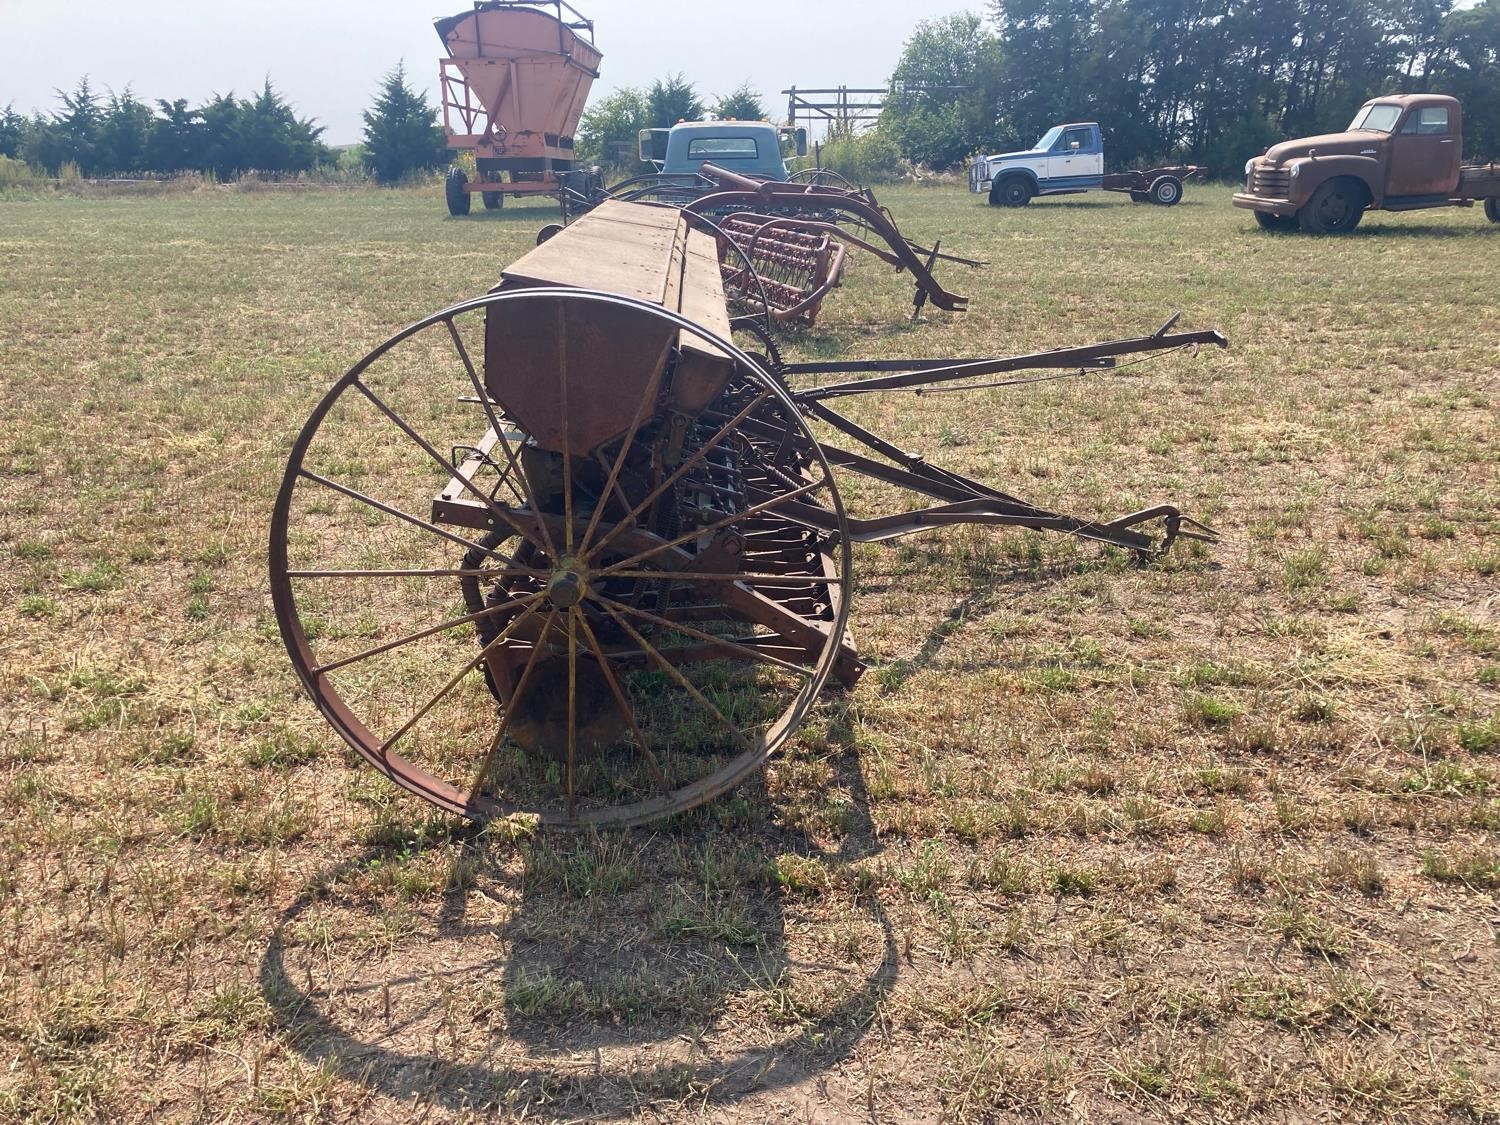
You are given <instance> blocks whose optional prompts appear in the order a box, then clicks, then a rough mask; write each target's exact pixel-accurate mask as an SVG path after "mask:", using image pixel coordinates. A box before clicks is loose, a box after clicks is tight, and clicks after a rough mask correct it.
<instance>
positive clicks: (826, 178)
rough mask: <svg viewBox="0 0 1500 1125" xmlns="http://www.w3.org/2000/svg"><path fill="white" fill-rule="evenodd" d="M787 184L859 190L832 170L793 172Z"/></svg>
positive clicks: (801, 170)
mask: <svg viewBox="0 0 1500 1125" xmlns="http://www.w3.org/2000/svg"><path fill="white" fill-rule="evenodd" d="M787 182H788V183H793V184H810V185H812V186H813V187H831V188H839V189H841V190H843V191H858V190H859V189H858V188H857V187H856V186H855V185H854V184H853V183H851V182H850V181H849V180H848V179H846V178H845V177H843V176H841V175H839V174H838V173H837V172H835V171H833V170H832V169H830V168H802V169H799V170H798V171H796V172H793V173H792V174H791V176H790V177H789V178H788V180H787Z"/></svg>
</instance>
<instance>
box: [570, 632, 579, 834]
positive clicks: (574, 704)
mask: <svg viewBox="0 0 1500 1125" xmlns="http://www.w3.org/2000/svg"><path fill="white" fill-rule="evenodd" d="M577 613H578V607H577V606H569V607H568V816H569V817H572V815H573V798H574V793H575V789H574V785H573V771H574V769H575V763H576V761H577V756H578V751H577V746H578V630H577V629H576V628H574V626H573V618H574V617H575V616H576V615H577Z"/></svg>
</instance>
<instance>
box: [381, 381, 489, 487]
mask: <svg viewBox="0 0 1500 1125" xmlns="http://www.w3.org/2000/svg"><path fill="white" fill-rule="evenodd" d="M354 389H355V390H357V391H359V393H360V394H362V395H364V396H365V398H367V399H369V400H370V402H371V404H372V405H373V406H374V407H375V409H376V410H378V411H380V413H382V414H384V415H385V416H386V417H387V418H389V419H390V420H391V423H392V424H393V425H394V426H395V427H396V428H397V429H399V430H400V431H401V432H402V433H403V434H405V435H406V436H407V437H409V438H411V440H412V441H414V442H415V443H416V444H417V446H418V447H419V448H420V449H421V450H422V452H423V453H425V454H427V456H429V457H431V458H432V460H433V461H434V462H435V463H436V464H437V465H439V466H440V467H441V468H442V470H443V471H444V472H445V473H447V474H448V475H449V476H450V477H452V478H453V479H454V480H456V481H457V482H458V483H459V484H461V485H463V486H464V488H466V489H468V490H469V491H470V492H472V493H473V494H474V495H475V496H476V497H477V498H478V499H479V502H480V503H482V504H483V505H484V506H485V507H486V508H488V509H490V511H498V510H499V505H497V504H496V503H495V501H494V500H492V499H491V498H490V497H488V496H486V495H485V494H484V490H483V489H482V488H480V487H479V486H478V485H477V484H475V483H474V482H473V481H472V480H470V479H469V478H468V477H466V476H464V475H463V473H461V472H459V471H458V469H457V468H455V467H454V465H453V464H452V463H451V462H450V461H449V460H448V458H446V457H444V456H443V455H442V454H441V453H439V452H438V451H437V450H436V449H434V448H433V446H432V443H431V442H429V441H428V440H427V439H426V438H424V437H423V436H422V435H421V434H419V433H417V431H416V430H414V429H413V428H412V426H411V423H409V422H408V421H407V420H406V419H405V418H403V417H401V415H399V414H397V413H396V412H395V411H394V410H392V409H391V408H390V407H389V406H387V405H386V403H385V400H384V399H382V398H381V397H380V396H379V395H377V394H376V393H375V392H374V391H372V390H371V389H370V388H369V387H368V386H367V385H366V384H365V383H364V382H363V381H362V380H360V379H356V380H354Z"/></svg>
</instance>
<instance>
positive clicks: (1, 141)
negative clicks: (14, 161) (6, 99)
mask: <svg viewBox="0 0 1500 1125" xmlns="http://www.w3.org/2000/svg"><path fill="white" fill-rule="evenodd" d="M25 136H26V118H24V117H22V116H21V115H20V114H19V113H17V112H16V110H15V105H14V103H11V104H8V105H6V107H5V109H4V110H3V111H0V156H10V157H18V156H20V155H21V141H22V140H23V139H24V138H25Z"/></svg>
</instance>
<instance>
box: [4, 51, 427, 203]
mask: <svg viewBox="0 0 1500 1125" xmlns="http://www.w3.org/2000/svg"><path fill="white" fill-rule="evenodd" d="M58 100H59V102H60V103H61V106H60V108H59V109H57V110H56V111H55V112H53V113H50V114H44V113H40V112H34V113H31V114H29V115H22V114H20V113H17V112H16V111H15V108H14V106H9V105H8V106H6V107H5V108H4V109H3V110H0V156H3V157H10V158H11V159H13V160H20V161H24V162H25V163H26V164H27V165H29V166H31V167H33V168H37V169H40V170H42V171H43V172H45V173H46V174H47V175H51V176H56V175H58V174H59V173H61V172H62V171H63V169H65V168H72V169H76V171H77V174H78V175H81V176H88V177H107V176H138V175H142V174H158V175H172V174H177V173H182V172H198V173H202V174H204V175H212V176H214V177H216V178H218V179H220V180H229V179H233V178H235V177H236V176H240V175H243V174H245V173H249V172H255V173H266V174H270V175H295V174H298V173H303V172H311V171H313V170H314V169H317V168H320V167H328V166H332V165H335V164H336V163H337V160H338V154H337V153H336V152H335V150H334V149H332V148H330V147H329V146H328V145H327V144H325V143H324V142H323V140H322V135H323V127H322V126H321V125H318V124H317V123H316V122H315V121H313V120H312V119H310V118H304V117H301V116H299V115H298V114H297V112H296V110H295V109H294V108H293V107H292V106H291V105H290V104H289V103H288V102H287V101H286V99H285V98H284V97H282V95H281V94H280V93H279V92H278V91H277V90H276V88H275V87H274V86H273V85H272V83H271V80H270V79H269V78H267V79H266V82H265V85H264V86H263V87H262V88H261V90H260V91H259V92H258V93H256V94H255V95H253V96H252V97H237V96H236V95H235V94H234V93H232V92H231V93H227V94H215V95H214V96H213V97H211V98H210V99H209V100H208V101H206V102H204V103H203V104H202V105H196V106H194V105H191V104H190V103H189V102H188V100H187V99H186V98H177V99H174V100H166V99H159V100H157V101H156V102H155V103H147V102H143V101H141V100H140V99H139V98H137V97H136V96H135V95H134V94H133V93H132V92H131V91H130V90H129V89H126V90H125V91H124V92H123V93H115V92H113V91H107V92H104V93H101V92H100V91H98V90H96V89H95V88H94V87H93V86H92V85H91V84H90V82H89V80H88V78H86V77H85V78H83V79H81V80H80V81H79V82H78V84H77V85H76V86H75V87H74V88H73V89H72V90H68V91H58ZM364 121H365V130H364V143H363V144H362V145H360V146H357V151H356V152H355V154H354V155H355V160H356V163H357V165H358V166H362V167H363V168H365V169H367V170H368V171H369V172H370V173H371V174H372V175H374V176H375V177H376V178H377V179H379V180H381V181H382V182H396V181H399V180H400V179H402V178H403V177H405V176H408V175H410V174H412V173H413V172H419V171H422V170H425V169H430V168H436V167H439V166H440V165H441V164H443V163H445V162H446V160H447V153H446V151H445V149H444V138H443V130H442V128H441V127H440V126H439V125H438V123H437V111H436V110H435V109H433V108H432V107H431V106H430V105H428V103H427V100H426V97H425V95H424V94H422V93H421V92H419V91H416V90H414V89H413V88H412V87H411V85H410V83H409V82H408V81H407V78H406V71H405V68H404V66H402V65H400V64H398V65H397V66H396V67H395V68H394V69H393V70H391V71H390V72H389V73H388V74H386V75H385V77H384V78H383V79H382V80H381V85H380V89H379V90H378V91H377V92H376V95H375V98H374V101H373V102H372V104H371V106H370V108H369V109H368V110H367V111H366V112H365V114H364Z"/></svg>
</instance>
